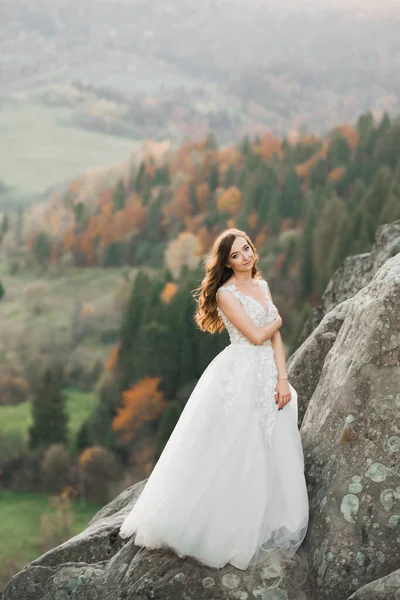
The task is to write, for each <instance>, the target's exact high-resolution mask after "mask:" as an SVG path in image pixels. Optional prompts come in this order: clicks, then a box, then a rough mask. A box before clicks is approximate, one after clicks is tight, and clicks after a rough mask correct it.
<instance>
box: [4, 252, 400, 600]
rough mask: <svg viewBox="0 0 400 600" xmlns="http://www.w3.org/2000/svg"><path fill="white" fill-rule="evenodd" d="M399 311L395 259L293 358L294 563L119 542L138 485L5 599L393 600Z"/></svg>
mask: <svg viewBox="0 0 400 600" xmlns="http://www.w3.org/2000/svg"><path fill="white" fill-rule="evenodd" d="M399 306H400V253H399V254H397V255H396V256H394V257H392V258H390V259H389V260H386V261H385V262H384V263H383V265H382V266H381V267H380V268H379V269H378V270H377V271H376V272H375V275H374V276H373V277H372V278H371V279H370V280H369V282H368V284H367V285H366V286H364V287H362V288H361V289H360V290H359V291H358V292H357V293H355V295H354V294H353V296H351V297H350V298H346V299H345V300H344V301H343V302H341V303H340V304H339V305H338V306H335V307H333V309H332V310H331V311H329V312H328V313H327V314H326V315H325V316H324V317H323V319H322V320H321V322H320V323H319V324H318V326H317V328H316V329H315V330H314V331H313V332H312V334H311V335H310V336H309V338H308V339H307V340H306V341H305V342H304V343H303V344H302V346H301V347H300V348H299V349H298V350H297V351H296V353H295V355H293V357H291V360H290V368H289V377H290V379H291V382H292V383H293V385H294V387H295V388H296V390H298V393H299V402H300V406H301V404H302V402H304V407H303V414H304V417H303V419H302V424H301V430H300V431H301V436H302V441H303V448H304V455H305V464H306V478H307V486H308V491H309V499H310V523H309V530H308V532H307V536H306V539H305V541H304V543H303V544H302V546H301V548H300V549H299V551H298V553H297V554H296V555H295V556H294V557H293V559H290V560H289V559H285V558H284V557H282V556H281V555H279V554H278V555H275V556H274V557H272V558H271V559H270V561H268V562H266V563H265V564H263V565H262V566H259V567H257V568H255V569H253V570H248V571H239V570H237V569H235V568H234V567H233V566H231V565H228V566H226V567H224V568H223V569H212V568H207V567H204V566H202V565H200V564H198V563H197V562H196V561H195V560H192V559H190V558H189V557H186V558H184V559H182V558H180V557H178V556H177V555H176V554H175V553H174V552H172V551H170V550H168V549H160V550H148V549H145V548H138V547H137V546H135V545H134V543H133V540H132V539H130V540H128V541H122V540H121V539H120V538H119V536H118V530H119V526H120V524H121V523H122V521H123V520H124V518H125V516H126V515H127V514H128V512H129V511H130V510H131V508H132V506H133V505H134V503H135V502H136V500H137V498H138V496H139V494H140V493H141V491H142V489H143V486H144V485H145V482H141V483H140V484H136V485H135V486H133V487H132V488H129V489H128V490H125V491H124V492H123V493H122V494H120V496H118V498H116V499H115V500H114V501H113V502H111V503H110V504H108V505H107V506H106V507H105V508H103V509H102V510H101V511H100V512H99V513H98V514H97V515H96V516H95V517H94V518H93V519H92V521H91V522H90V523H89V524H88V526H87V527H86V529H85V530H84V531H83V532H82V533H80V534H79V535H77V536H75V537H74V538H72V539H71V540H68V541H67V542H65V543H64V544H62V545H61V546H59V547H57V548H55V549H53V550H51V551H49V552H47V553H46V554H44V555H43V556H41V557H40V558H38V559H37V560H35V561H33V562H32V563H30V564H29V565H27V566H26V567H25V569H23V570H22V571H21V572H20V573H18V574H17V575H15V576H14V577H13V578H12V579H11V581H10V582H9V583H8V584H7V586H6V588H5V590H4V592H3V600H53V599H54V600H67V599H69V600H71V599H72V600H73V599H74V598H75V599H79V600H92V598H93V599H94V598H96V599H99V600H102V599H104V600H106V599H110V598H111V599H112V600H123V599H124V600H130V599H135V600H145V599H146V600H148V599H150V598H154V599H160V600H161V599H162V600H225V599H229V600H231V599H235V598H237V599H239V600H247V599H250V598H260V599H263V600H342V599H343V600H347V599H349V600H350V598H352V600H353V599H354V600H364V599H365V600H367V599H368V600H369V598H372V597H373V596H372V595H371V594H372V593H373V591H374V590H375V591H376V592H377V593H379V594H380V595H377V596H376V598H377V599H379V600H380V599H381V598H382V600H383V598H385V600H386V598H387V599H389V598H391V597H392V596H393V598H394V599H395V600H399V598H400V596H399V594H400V592H399V588H400V585H397V584H398V573H396V569H398V567H399V564H398V556H399V548H400V543H399V540H400V481H399V474H400V473H399V456H400V454H399V453H400V423H399V419H398V414H399V409H400V387H399V386H400V354H399V348H400V339H399V338H400V322H399V321H400V311H399ZM302 396H304V398H303V397H302ZM238 485H240V482H238ZM396 586H397V587H396ZM382 590H383V591H382ZM385 590H386V592H387V596H384V595H382V594H384V591H385Z"/></svg>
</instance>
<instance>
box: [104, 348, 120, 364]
mask: <svg viewBox="0 0 400 600" xmlns="http://www.w3.org/2000/svg"><path fill="white" fill-rule="evenodd" d="M118 351H119V344H114V346H113V347H112V348H111V350H110V353H109V355H108V357H107V360H106V364H105V370H106V371H113V370H114V369H115V365H116V364H117V358H118Z"/></svg>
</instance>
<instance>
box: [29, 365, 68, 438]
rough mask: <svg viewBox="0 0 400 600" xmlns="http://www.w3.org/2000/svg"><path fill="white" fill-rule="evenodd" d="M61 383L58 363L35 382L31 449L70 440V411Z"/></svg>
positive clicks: (61, 371) (30, 432)
mask: <svg viewBox="0 0 400 600" xmlns="http://www.w3.org/2000/svg"><path fill="white" fill-rule="evenodd" d="M62 386H63V368H62V366H61V365H59V364H52V365H49V366H47V367H46V369H45V371H44V373H43V374H41V375H40V376H39V379H38V380H37V382H36V383H35V384H34V398H33V402H32V418H33V423H32V426H31V427H30V429H29V446H30V448H31V449H34V448H47V447H49V446H51V444H57V443H62V444H65V443H66V442H67V438H68V414H67V411H66V405H65V395H64V394H63V391H62Z"/></svg>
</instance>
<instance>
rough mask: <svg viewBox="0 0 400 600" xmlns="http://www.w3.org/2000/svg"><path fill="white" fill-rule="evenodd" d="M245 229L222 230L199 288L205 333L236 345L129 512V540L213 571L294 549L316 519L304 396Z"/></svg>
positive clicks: (211, 368) (124, 529)
mask: <svg viewBox="0 0 400 600" xmlns="http://www.w3.org/2000/svg"><path fill="white" fill-rule="evenodd" d="M257 261H258V257H257V255H256V250H255V248H254V245H253V244H252V242H251V240H250V238H249V237H248V235H247V234H246V233H245V232H243V231H240V230H238V229H228V230H225V231H224V232H223V233H221V234H220V236H219V237H218V238H217V239H216V241H215V242H214V245H213V248H212V250H211V253H210V256H209V258H208V260H207V262H206V265H205V270H206V274H205V277H204V279H203V281H202V284H201V286H200V287H199V288H198V289H197V290H195V292H196V295H197V293H198V299H197V310H196V314H195V321H196V323H197V325H198V327H199V328H200V329H201V330H203V331H208V332H211V333H213V332H215V331H217V330H218V331H222V330H223V329H224V327H226V329H227V331H228V333H229V337H230V342H231V343H230V344H229V345H228V346H227V347H226V348H225V349H224V350H223V351H222V352H220V353H219V354H218V355H217V356H216V357H215V358H214V359H213V360H212V361H211V363H210V364H209V365H208V366H207V368H206V369H205V371H204V372H203V374H202V376H201V377H200V379H199V381H198V382H197V385H196V387H195V388H194V390H193V392H192V393H191V395H190V397H189V399H188V401H187V403H186V405H185V408H184V410H183V412H182V414H181V416H180V418H179V421H178V423H177V424H176V426H175V429H174V430H173V432H172V434H171V436H170V438H169V440H168V442H167V444H166V446H165V447H164V450H163V452H162V454H161V456H160V458H159V460H158V462H157V464H156V465H155V467H154V469H153V471H152V473H151V475H150V477H149V479H148V481H147V482H146V485H145V487H144V489H143V491H142V493H141V495H140V497H139V499H138V500H137V502H136V504H135V506H134V507H133V509H132V511H131V512H130V513H129V514H128V516H127V517H126V519H125V521H124V522H123V524H122V526H121V529H120V535H121V537H123V538H126V537H129V536H131V535H132V534H135V544H136V545H139V546H142V547H146V548H163V547H169V548H170V549H172V550H173V551H174V552H175V553H176V554H178V556H180V557H183V556H190V557H192V558H194V559H196V560H197V561H198V562H200V563H202V564H204V565H208V566H211V567H215V568H221V567H223V566H224V565H226V564H227V563H230V564H232V565H234V566H235V567H237V568H238V569H243V570H245V569H247V568H248V567H249V566H255V565H257V564H259V563H260V562H262V561H263V560H264V559H265V558H267V557H268V556H270V555H271V554H272V553H275V552H276V551H278V550H281V551H282V552H284V554H285V555H287V556H289V557H290V556H293V554H294V553H295V552H296V550H297V549H298V547H299V546H300V544H301V543H302V541H303V539H304V536H305V534H306V531H307V527H308V496H307V489H306V482H305V478H304V457H303V451H302V445H301V439H300V434H299V431H298V427H297V393H296V390H295V389H294V388H293V387H292V386H291V385H290V383H289V382H288V377H287V373H286V365H285V355H284V349H283V344H282V339H281V336H280V333H279V328H280V327H281V325H282V319H281V317H280V315H279V313H278V310H277V308H276V306H275V305H274V304H273V302H272V297H271V294H270V292H269V287H268V284H267V282H266V281H264V280H263V279H262V278H261V277H260V275H259V272H258V270H257V266H256V265H257Z"/></svg>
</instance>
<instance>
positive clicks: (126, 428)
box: [112, 377, 166, 441]
mask: <svg viewBox="0 0 400 600" xmlns="http://www.w3.org/2000/svg"><path fill="white" fill-rule="evenodd" d="M159 383H160V379H159V378H157V377H156V378H151V377H146V378H144V379H142V380H140V381H139V382H138V383H137V384H136V385H135V386H134V387H133V388H132V389H129V390H125V391H124V392H123V394H122V407H121V408H119V409H118V411H117V415H116V417H115V418H114V420H113V423H112V427H113V430H114V431H116V432H119V433H122V435H123V438H124V440H125V441H129V440H131V439H132V438H133V437H134V436H135V434H136V433H137V432H138V431H139V429H140V428H141V427H142V426H143V424H144V423H146V422H151V421H154V420H155V419H156V418H157V417H158V416H159V414H160V413H161V412H162V411H163V410H164V408H165V407H166V402H165V400H164V397H163V394H162V393H161V392H160V391H159V390H158V386H159Z"/></svg>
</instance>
